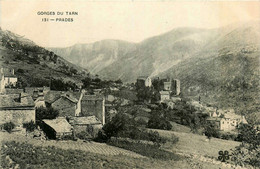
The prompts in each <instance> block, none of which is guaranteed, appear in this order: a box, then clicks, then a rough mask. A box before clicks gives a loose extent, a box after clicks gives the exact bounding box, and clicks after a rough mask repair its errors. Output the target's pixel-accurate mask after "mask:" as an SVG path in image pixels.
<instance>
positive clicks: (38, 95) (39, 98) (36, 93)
mask: <svg viewBox="0 0 260 169" xmlns="http://www.w3.org/2000/svg"><path fill="white" fill-rule="evenodd" d="M24 91H25V93H28V94H29V95H30V96H32V98H33V100H34V103H35V107H37V108H39V107H46V104H45V100H44V95H46V94H47V93H48V92H49V91H50V88H49V87H45V86H44V87H25V89H24Z"/></svg>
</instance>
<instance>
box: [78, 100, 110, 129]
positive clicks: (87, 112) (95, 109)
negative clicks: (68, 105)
mask: <svg viewBox="0 0 260 169" xmlns="http://www.w3.org/2000/svg"><path fill="white" fill-rule="evenodd" d="M80 116H84V117H87V116H96V117H97V118H98V119H99V120H100V121H101V122H102V124H103V125H104V124H105V98H104V97H103V96H101V95H83V98H82V99H81V113H80Z"/></svg>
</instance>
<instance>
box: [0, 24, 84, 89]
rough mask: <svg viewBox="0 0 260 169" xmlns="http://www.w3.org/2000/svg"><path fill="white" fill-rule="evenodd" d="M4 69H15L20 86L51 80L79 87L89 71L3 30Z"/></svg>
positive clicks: (0, 36) (0, 54) (0, 43)
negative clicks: (78, 84)
mask: <svg viewBox="0 0 260 169" xmlns="http://www.w3.org/2000/svg"><path fill="white" fill-rule="evenodd" d="M0 40H1V41H0V67H4V68H13V69H14V70H15V74H16V75H17V76H18V79H19V86H20V87H21V86H22V87H24V86H31V85H34V86H35V85H36V86H37V85H42V84H43V85H46V86H48V85H49V82H50V78H52V79H59V80H62V81H64V82H66V83H70V84H73V83H74V84H77V83H79V82H81V79H82V78H84V76H86V74H87V73H88V71H87V70H86V69H83V68H81V67H79V66H76V65H74V64H72V63H70V62H68V61H66V60H65V59H63V58H62V57H60V56H58V55H56V54H54V53H53V52H51V51H48V50H46V49H45V48H42V47H40V46H38V45H36V44H35V43H34V42H32V41H30V40H28V39H26V38H24V37H22V36H20V35H17V34H14V33H12V32H10V31H4V30H2V29H1V28H0Z"/></svg>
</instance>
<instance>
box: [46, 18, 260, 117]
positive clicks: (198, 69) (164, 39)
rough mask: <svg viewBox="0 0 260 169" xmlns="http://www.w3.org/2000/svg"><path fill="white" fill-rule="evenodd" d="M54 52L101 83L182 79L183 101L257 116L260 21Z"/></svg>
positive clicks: (191, 29)
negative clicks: (190, 99)
mask: <svg viewBox="0 0 260 169" xmlns="http://www.w3.org/2000/svg"><path fill="white" fill-rule="evenodd" d="M94 46H95V47H94ZM51 50H53V51H54V52H55V53H57V54H59V55H61V56H63V57H64V58H66V59H68V60H70V61H71V62H72V63H75V64H79V65H81V66H83V67H85V68H87V69H90V71H91V72H95V73H96V74H99V75H100V77H103V78H107V79H118V78H120V79H122V80H123V81H125V82H135V80H136V78H137V77H138V76H139V75H148V76H150V77H156V76H160V77H173V78H178V79H180V80H181V88H182V93H183V94H184V95H185V96H190V97H193V98H195V99H198V96H201V98H202V99H203V100H204V101H206V102H212V103H213V104H214V105H217V106H220V107H232V108H236V109H237V110H238V111H240V112H244V113H246V112H249V111H250V112H258V110H259V105H260V103H259V100H260V99H259V92H260V87H259V80H260V79H259V75H260V73H259V72H260V65H259V64H260V62H259V55H260V22H259V21H257V22H256V21H254V22H247V23H238V24H233V25H229V26H225V27H221V28H217V29H197V28H176V29H173V30H172V31H170V32H167V33H165V34H162V35H159V36H155V37H152V38H149V39H146V40H144V41H142V42H140V43H136V44H133V43H127V42H124V43H123V42H121V41H115V40H105V41H100V42H96V43H93V44H80V45H74V46H72V47H69V48H59V49H51ZM83 51H84V52H83ZM77 58H78V59H77Z"/></svg>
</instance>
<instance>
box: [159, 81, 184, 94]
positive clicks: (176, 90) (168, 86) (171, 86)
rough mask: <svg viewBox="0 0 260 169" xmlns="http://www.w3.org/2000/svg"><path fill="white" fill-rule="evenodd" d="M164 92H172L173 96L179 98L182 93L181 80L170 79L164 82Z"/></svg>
mask: <svg viewBox="0 0 260 169" xmlns="http://www.w3.org/2000/svg"><path fill="white" fill-rule="evenodd" d="M163 90H165V91H171V94H172V95H175V96H178V95H180V92H181V86H180V80H178V79H173V80H172V79H170V80H167V81H165V82H163Z"/></svg>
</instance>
